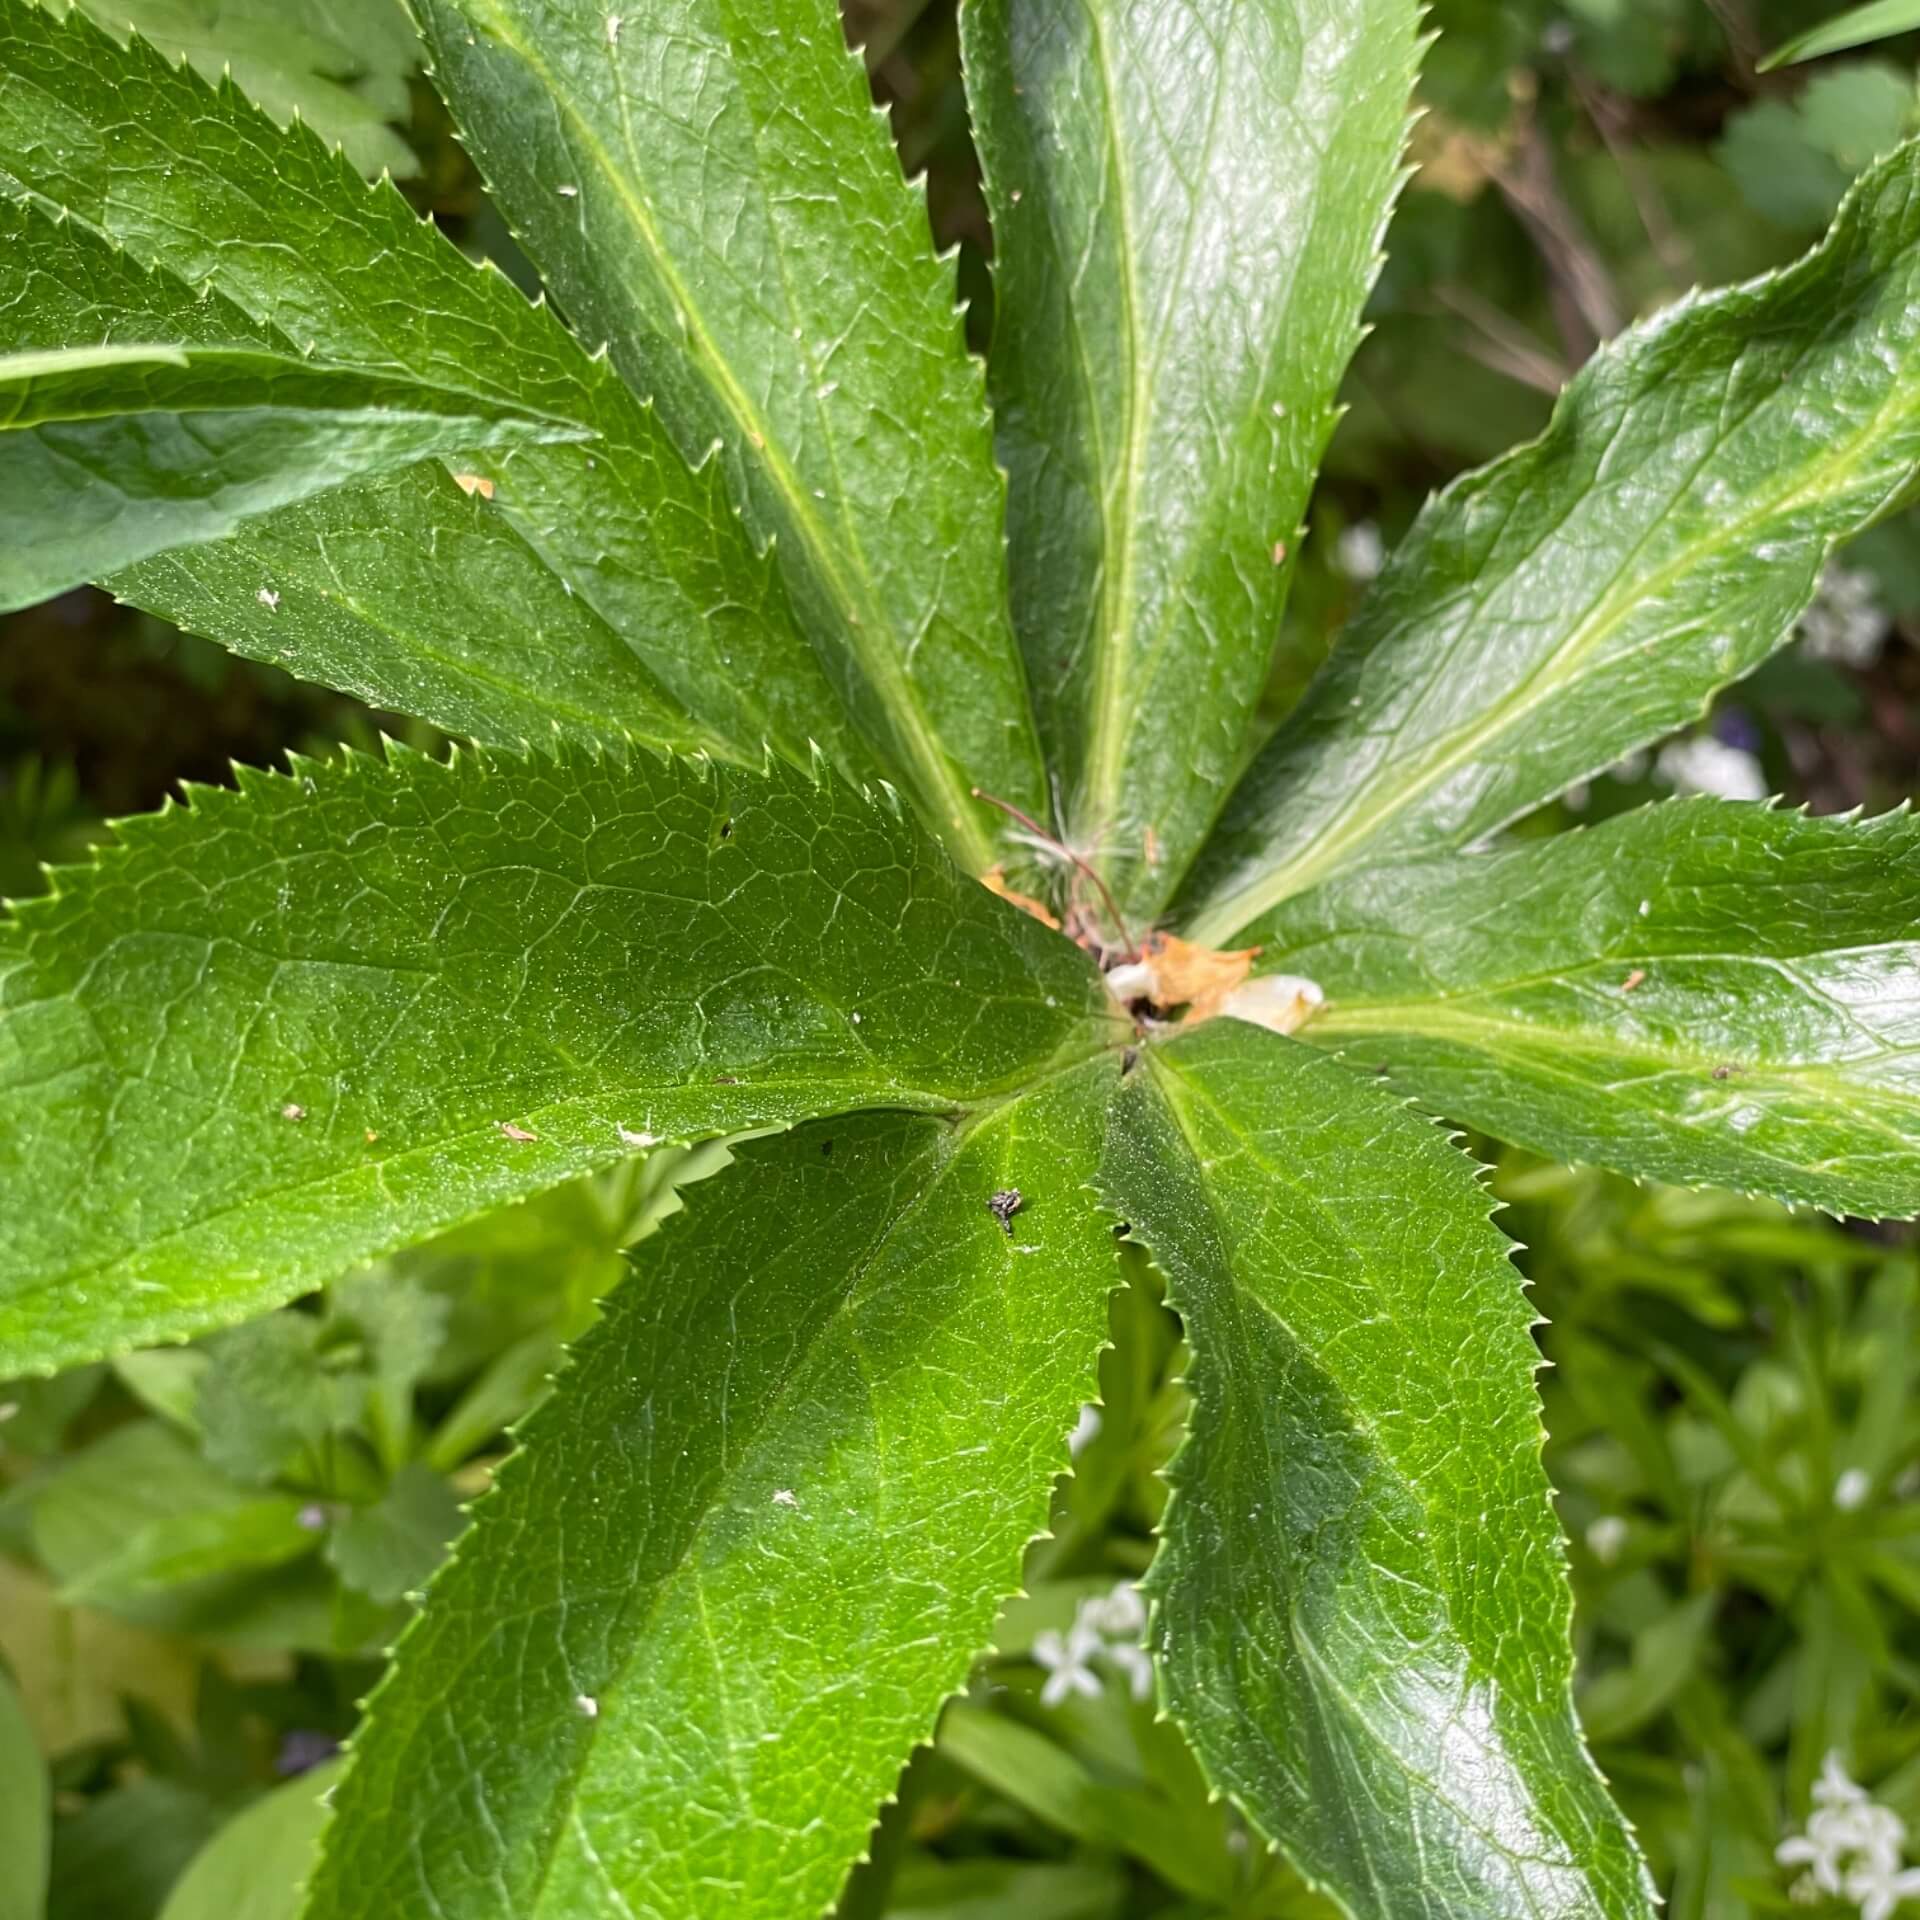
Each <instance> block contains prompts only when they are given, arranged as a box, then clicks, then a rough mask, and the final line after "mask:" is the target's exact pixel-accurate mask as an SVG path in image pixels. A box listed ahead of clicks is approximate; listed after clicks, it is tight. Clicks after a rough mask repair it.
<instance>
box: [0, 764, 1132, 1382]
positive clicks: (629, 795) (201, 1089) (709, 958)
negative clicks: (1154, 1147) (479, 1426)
mask: <svg viewBox="0 0 1920 1920" xmlns="http://www.w3.org/2000/svg"><path fill="white" fill-rule="evenodd" d="M240 783H241V790H240V791H239V792H237V793H232V792H226V791H212V790H204V789H202V790H197V791H196V792H195V793H194V795H193V800H192V805H191V807H190V808H187V809H179V808H175V809H170V810H169V811H168V812H167V813H165V814H162V815H160V816H158V817H157V818H149V819H143V820H135V821H130V822H128V823H126V825H125V826H124V827H123V828H122V829H121V833H122V837H123V840H124V842H125V844H124V845H123V846H122V847H120V848H118V849H114V850H111V851H109V852H107V853H105V854H103V855H102V856H101V858H100V860H99V863H98V864H97V865H96V866H93V867H88V868H83V869H76V870H73V871H70V872H68V873H65V874H63V875H61V876H60V880H61V890H60V891H58V892H56V893H55V894H53V895H52V896H50V897H48V898H44V899H38V900H33V901H30V902H28V903H27V904H26V905H24V906H22V907H21V908H19V909H18V912H17V925H16V926H14V927H11V928H0V1217H4V1218H5V1219H6V1220H7V1221H8V1223H9V1225H8V1233H7V1236H6V1240H5V1245H4V1249H0V1378H4V1377H6V1376H8V1375H11V1374H19V1373H25V1372H30V1371H35V1370H39V1369H45V1368H50V1367H55V1366H62V1365H70V1364H72V1363H74V1362H75V1361H77V1360H81V1359H85V1358H89V1357H92V1356H95V1355H99V1354H104V1353H107V1352H110V1351H113V1350H115V1349H118V1348H123V1347H127V1346H132V1345H139V1344H152V1343H155V1342H157V1341H161V1340H165V1339H170V1338H178V1337H179V1336H181V1335H183V1334H188V1333H192V1332H195V1331H199V1330H202V1329H204V1328H207V1327H211V1326H215V1325H220V1324H223V1323H226V1322H228V1321H232V1320H235V1319H238V1318H240V1317H242V1316H243V1315H244V1314H246V1313H249V1312H255V1311H258V1310H260V1309H262V1308H264V1307H268V1306H273V1305H276V1304H278V1303H279V1302H281V1301H284V1300H287V1299H290V1298H292V1297H293V1296H294V1295H296V1294H298V1293H301V1292H303V1291H305V1290H306V1289H308V1288H310V1287H312V1286H313V1285H315V1284H317V1283H318V1282H320V1281H322V1280H325V1279H328V1278H330V1277H332V1276H333V1275H335V1274H337V1273H339V1272H340V1271H341V1270H342V1269H343V1268H345V1267H348V1266H350V1265H352V1264H353V1263H354V1262H356V1261H359V1260H364V1259H366V1258H368V1257H370V1256H371V1255H374V1254H376V1253H379V1252H382V1251H385V1250H387V1249H389V1248H393V1247H397V1246H400V1245H402V1244H405V1243H406V1242H409V1241H413V1240H418V1239H422V1238H425V1237H426V1236H427V1235H428V1234H430V1233H432V1232H435V1231H436V1230H438V1229H440V1228H442V1227H446V1226H450V1225H452V1224H454V1223H455V1222H457V1221H459V1220H461V1219H464V1218H466V1217H468V1216H469V1215H472V1214H475V1213H478V1212H480V1211H482V1210H483V1209H485V1208H488V1207H492V1206H497V1205H500V1204H502V1203H504V1202H506V1201H508V1200H511V1199H515V1198H520V1197H524V1196H525V1195H527V1194H530V1193H534V1192H537V1191H539V1190H540V1189H541V1188H544V1187H548V1186H552V1185H554V1184H555V1183H557V1182H558V1181H560V1180H563V1179H566V1178H568V1177H569V1176H571V1175H573V1174H577V1173H581V1172H585V1171H587V1170H588V1169H590V1168H593V1167H597V1166H604V1165H606V1164H608V1163H610V1162H611V1161H613V1160H615V1159H618V1158H619V1157H621V1156H622V1155H623V1154H626V1153H629V1152H632V1151H637V1150H642V1149H644V1148H645V1147H646V1146H649V1145H651V1144H653V1143H654V1141H655V1140H656V1139H684V1138H688V1137H691V1136H695V1135H701V1134H711V1133H725V1132H733V1131H736V1130H738V1129H740V1128H743V1127H764V1126H776V1125H782V1124H786V1123H790V1122H792V1121H794V1120H796V1119H801V1118H805V1117H808V1116H811V1115H815V1114H821V1113H830V1112H835V1111H838V1110H841V1109H843V1108H845V1107H848V1106H854V1105H866V1104H874V1103H879V1104H886V1105H893V1106H903V1107H913V1108H922V1109H944V1108H947V1107H950V1106H953V1105H954V1104H956V1103H958V1102H961V1101H965V1100H969V1099H974V1098H979V1097H981V1096H984V1095H989V1094H992V1093H995V1092H998V1091H1001V1090H1003V1089H1005V1090H1011V1089H1012V1088H1013V1087H1015V1086H1017V1085H1018V1084H1020V1083H1021V1082H1023V1081H1024V1080H1025V1079H1027V1078H1028V1077H1029V1076H1030V1075H1032V1074H1033V1073H1035V1072H1038V1071H1040V1070H1042V1069H1043V1068H1045V1067H1047V1066H1048V1065H1050V1064H1052V1063H1053V1062H1055V1061H1056V1060H1061V1059H1067V1058H1072V1057H1076V1056H1078V1055H1084V1054H1088V1053H1091V1052H1093V1051H1095V1050H1097V1049H1098V1048H1100V1047H1101V1046H1103V1045H1104V1044H1105V1043H1106V1042H1107V1040H1108V1038H1109V1035H1110V1033H1111V1031H1112V1028H1113V1026H1114V1024H1115V1022H1114V1018H1113V1015H1112V1014H1111V1012H1110V1011H1109V1008H1110V1002H1108V1000H1107V998H1106V996H1105V993H1104V991H1103V989H1102V988H1101V986H1100V984H1099V982H1098V981H1097V979H1096V978H1095V977H1094V975H1093V972H1092V969H1091V968H1090V967H1089V965H1088V963H1087V961H1086V959H1085V956H1084V955H1082V954H1081V953H1079V952H1078V951H1077V950H1076V949H1075V948H1073V947H1072V946H1070V945H1069V944H1068V943H1067V942H1065V941H1062V940H1059V939H1057V938H1056V937H1055V936H1053V935H1051V934H1049V933H1048V932H1047V931H1046V929H1044V928H1043V927H1041V926H1039V925H1038V924H1037V923H1036V922H1034V921H1031V920H1029V919H1027V918H1026V917H1025V916H1024V915H1022V914H1019V913H1018V912H1016V911H1014V910H1013V909H1012V908H1010V907H1008V906H1006V905H1005V904H1003V903H1002V902H1000V901H997V900H995V899H994V898H992V896H991V895H989V894H988V893H987V892H986V890H985V889H984V888H981V887H978V886H976V885H975V884H974V883H973V882H971V881H969V880H967V879H965V878H964V877H963V876H962V875H960V874H959V873H958V872H957V871H955V870H954V869H953V868H952V867H951V866H950V865H949V864H948V863H947V862H946V861H945V859H944V858H943V857H942V856H941V855H940V853H939V851H938V850H937V849H936V848H935V847H934V846H933V845H932V844H931V843H930V842H929V841H927V840H926V839H925V838H924V837H923V836H922V835H921V834H919V833H918V832H917V831H916V830H915V829H914V828H913V827H912V826H910V825H909V824H908V823H907V822H906V821H905V820H904V819H903V818H901V817H900V815H899V814H898V812H897V811H894V810H892V809H890V808H888V807H886V806H883V805H879V804H876V803H875V802H873V801H871V800H869V799H865V798H863V797H861V796H860V795H858V794H855V793H853V792H852V791H850V790H848V789H846V788H844V787H842V786H841V785H840V784H839V783H838V782H837V781H834V780H831V779H823V780H822V781H821V782H820V783H819V784H817V785H816V784H814V783H813V782H812V781H810V780H808V779H807V778H806V777H805V776H804V775H802V774H799V773H797V772H795V771H793V770H791V769H788V768H786V767H784V766H781V765H778V764H776V765H775V766H774V768H773V769H772V771H771V772H770V773H769V774H768V775H766V776H761V775H758V774H749V773H740V772H736V771H733V770H729V769H724V768H717V767H701V766H699V765H690V764H688V763H685V762H661V761H656V760H654V759H653V758H651V757H650V756H646V755H639V756H636V757H634V758H632V759H628V758H625V757H613V758H607V759H588V758H586V757H584V756H581V755H577V754H569V755H567V756H565V757H563V758H562V759H560V760H558V761H544V760H521V759H511V758H501V759H485V758H478V757H472V756H463V757H461V758H460V759H458V760H456V761H455V762H454V763H453V764H451V765H443V764H440V763H437V762H433V761H429V760H426V759H423V758H422V757H421V756H419V755H417V754H412V753H408V752H406V751H404V750H402V749H398V748H396V749H394V751H393V757H392V759H391V760H390V761H379V760H372V759H368V758H366V757H364V756H359V755H354V756H350V757H349V758H348V759H346V760H345V761H344V762H343V763H342V764H339V765H336V766H332V767H323V766H315V765H307V764H300V765H298V766H297V767H296V770H295V773H294V775H293V776H292V777H281V776H272V775H264V774H259V773H254V772H248V771H242V773H241V774H240Z"/></svg>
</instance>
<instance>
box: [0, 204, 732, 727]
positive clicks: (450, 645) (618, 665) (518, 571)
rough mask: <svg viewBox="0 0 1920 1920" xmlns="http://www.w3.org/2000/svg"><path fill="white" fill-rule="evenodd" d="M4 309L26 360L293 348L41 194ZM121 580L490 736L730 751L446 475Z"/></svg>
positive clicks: (30, 208)
mask: <svg viewBox="0 0 1920 1920" xmlns="http://www.w3.org/2000/svg"><path fill="white" fill-rule="evenodd" d="M0 315H3V316H4V319H0V328H3V329H4V333H3V336H0V337H4V338H5V340H6V341H7V343H8V345H10V346H11V347H13V348H16V349H28V348H41V349H52V348H56V347H61V346H64V345H66V344H67V343H68V342H69V341H73V340H94V341H107V342H111V341H117V340H129V341H153V340H165V341H174V342H177V343H182V344H191V345H199V346H222V347H231V346H235V345H252V346H257V347H264V348H277V349H279V350H281V351H283V352H285V353H287V354H288V355H289V356H291V355H292V354H293V353H294V349H293V347H292V346H291V344H290V343H289V342H288V341H287V340H286V339H285V337H284V336H283V335H281V334H279V333H277V332H275V331H274V329H273V328H271V327H268V326H263V325H261V324H260V323H259V322H258V321H255V320H253V319H250V318H249V317H248V316H247V315H246V314H245V313H243V312H242V311H241V310H240V308H239V307H237V306H235V305H234V304H233V302H232V301H230V300H227V299H225V298H223V297H222V296H221V295H220V294H218V293H214V292H212V291H209V290H196V289H194V288H191V287H188V286H187V285H186V284H185V283H184V282H182V281H179V280H176V279H174V278H173V276H172V275H171V274H168V273H164V272H158V271H154V272H150V271H148V270H147V269H145V268H143V267H142V266H140V265H139V263H138V262H137V261H135V260H134V259H133V257H132V256H131V255H129V254H128V253H126V252H124V251H123V250H122V249H120V248H118V247H116V246H114V245H113V244H112V243H111V242H109V241H107V240H104V239H102V238H101V237H100V236H99V235H98V234H96V233H94V232H92V231H91V230H90V229H88V228H86V227H83V226H81V225H80V224H79V223H78V222H77V221H73V220H61V221H58V222H55V221H53V220H50V219H49V218H48V217H47V216H46V215H45V214H44V213H43V212H42V211H41V210H40V209H39V208H37V207H36V206H34V205H33V203H31V202H27V201H14V202H0ZM495 404H496V403H495V402H493V401H492V400H486V401H482V400H480V399H478V398H476V400H475V402H474V405H475V406H476V408H479V409H482V410H486V409H490V408H491V407H492V406H493V405H495ZM81 557H82V564H83V566H84V567H85V568H87V569H89V570H90V569H91V568H92V567H94V566H95V565H97V564H98V561H99V559H100V555H99V554H98V553H96V552H94V551H93V550H92V549H91V548H89V549H87V550H86V552H85V553H84V554H83V555H82V556H81ZM80 577H83V578H84V577H88V574H87V573H86V572H83V573H82V575H81V576H80ZM113 584H114V586H115V588H116V589H117V590H118V591H119V592H120V593H121V594H122V595H124V596H125V597H127V598H128V599H131V600H134V601H136V602H138V603H139V604H140V605H142V606H144V607H148V608H150V609H152V610H153V611H155V612H157V613H162V614H164V615H165V616H166V617H167V618H168V619H170V620H172V621H174V622H176V623H177V624H178V625H180V626H184V627H189V628H192V629H194V630H195V631H197V632H201V633H206V634H209V635H211V636H213V637H216V638H218V639H220V640H221V641H223V642H224V643H225V644H226V645H227V646H229V647H231V648H232V649H233V650H234V651H235V652H236V653H243V654H245V655H246V656H247V657H248V658H249V659H255V660H267V661H270V662H272V663H273V664H274V665H276V666H282V667H285V668H286V669H287V670H288V671H289V672H292V673H297V674H301V675H304V676H305V677H306V678H307V679H310V680H319V681H323V682H325V683H326V684H327V685H329V686H335V687H341V688H344V689H345V690H346V691H347V692H349V693H352V694H355V695H357V696H358V697H360V698H361V699H363V700H366V701H368V702H370V703H371V704H372V705H374V706H376V707H385V708H390V709H394V710H397V711H399V712H402V713H410V714H416V715H418V716H419V717H420V718H422V719H425V720H431V721H432V722H433V723H434V724H435V725H436V726H440V727H444V728H446V729H447V730H448V731H449V732H452V733H460V734H465V735H467V736H469V737H470V738H473V739H477V740H482V741H487V742H491V743H495V744H500V745H508V744H512V743H514V742H518V741H524V740H544V739H546V738H547V736H548V735H549V734H550V733H552V732H553V731H555V730H556V729H557V730H559V731H560V732H562V733H567V734H572V735H574V736H575V737H577V738H581V739H602V738H606V737H608V736H609V735H610V734H611V735H616V736H617V735H619V734H621V733H625V734H629V735H632V736H633V737H635V738H639V739H645V740H651V741H657V742H659V743H661V744H669V743H671V744H674V745H678V746H685V747H713V748H716V749H717V748H721V747H722V746H723V745H724V743H723V742H721V741H720V740H718V739H716V738H714V737H712V736H710V735H709V734H708V733H707V732H706V731H705V729H703V728H702V727H701V726H700V725H699V723H698V722H696V721H695V720H693V719H692V717H691V716H690V715H689V714H688V713H687V712H686V710H685V708H684V707H683V706H681V704H680V702H679V701H677V700H676V699H675V698H674V697H673V696H672V695H671V694H669V693H668V692H667V691H666V689H665V688H664V687H662V686H661V685H659V683H658V682H656V681H655V680H654V679H653V678H652V676H651V675H650V674H649V673H648V671H647V669H646V668H645V667H644V666H643V665H642V664H641V662H640V660H639V658H638V657H637V656H636V655H635V653H634V651H633V649H632V648H630V647H629V646H628V645H627V644H626V642H625V641H624V640H622V639H621V638H620V636H619V635H618V634H616V633H615V632H614V631H613V630H612V629H611V628H610V627H608V625H607V624H606V622H605V621H603V620H601V619H600V618H599V617H598V616H597V615H596V614H595V613H594V612H593V611H592V609H591V608H590V607H588V606H587V605H586V604H585V603H584V602H583V601H582V600H581V599H580V598H579V597H578V596H577V595H574V594H570V593H568V592H567V590H566V588H565V587H564V586H563V585H562V583H561V581H560V579H559V577H558V576H557V575H555V574H554V573H553V572H552V571H551V570H550V569H549V568H548V566H547V565H546V563H545V562H544V561H543V560H541V559H540V558H539V556H538V555H536V554H535V553H534V552H533V551H532V550H531V548H529V547H528V546H527V544H526V542H525V541H524V540H522V539H521V538H520V536H519V535H518V534H517V533H515V532H514V531H513V529H512V527H511V526H510V525H509V524H508V522H507V521H506V519H505V518H504V517H503V516H502V514H501V513H500V512H499V511H498V510H497V509H495V508H493V507H492V506H491V505H490V503H488V502H486V501H484V500H482V499H479V498H474V499H467V498H464V497H463V496H462V494H461V492H460V490H459V489H458V488H457V487H456V486H455V485H454V484H453V483H452V482H451V481H450V480H448V479H447V477H446V476H445V475H444V474H443V473H439V472H436V471H435V469H434V468H433V467H432V466H431V465H422V466H420V467H418V468H416V469H415V470H413V471H411V472H408V473H402V474H396V475H394V476H392V477H391V478H389V479H386V480H381V481H377V482H373V483H371V484H367V485H360V486H346V487H337V488H334V489H333V490H331V491H330V492H328V493H325V494H323V495H320V496H318V497H317V498H315V499H313V500H312V501H310V502H308V503H307V504H305V505H304V506H301V507H289V508H285V509H282V510H280V511H277V512H273V513H269V514H265V515H262V516H260V517H258V518H255V519H253V520H250V521H248V522H246V523H245V524H244V525H240V526H236V527H235V528H234V530H233V531H232V532H230V533H229V534H228V535H227V537H226V538H224V539H223V540H220V541H218V542H214V543H211V544H208V545H204V546H197V547H190V548H187V549H184V550H182V551H179V552H177V553H175V554H172V555H167V556H162V557H159V558H157V559H155V560H154V561H152V562H151V563H143V564H141V565H139V566H137V567H134V568H131V569H129V570H127V571H125V572H122V573H120V574H118V575H117V576H116V577H115V578H114V581H113ZM262 590H265V591H266V592H267V593H268V594H269V595H271V596H273V597H272V598H270V599H267V600H263V599H261V598H260V595H261V592H262Z"/></svg>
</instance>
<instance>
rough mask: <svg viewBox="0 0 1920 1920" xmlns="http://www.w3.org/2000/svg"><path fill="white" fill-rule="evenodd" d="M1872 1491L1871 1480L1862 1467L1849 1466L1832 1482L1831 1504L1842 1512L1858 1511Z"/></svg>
mask: <svg viewBox="0 0 1920 1920" xmlns="http://www.w3.org/2000/svg"><path fill="white" fill-rule="evenodd" d="M1872 1491H1873V1480H1872V1478H1871V1476H1870V1475H1869V1474H1868V1473H1867V1470H1866V1469H1865V1468H1864V1467H1849V1468H1848V1469H1847V1470H1846V1472H1845V1473H1843V1474H1842V1475H1841V1476H1840V1478H1839V1479H1838V1480H1836V1481H1835V1482H1834V1483H1833V1504H1834V1505H1835V1506H1836V1507H1838V1508H1839V1509H1840V1511H1841V1512H1842V1513H1858V1512H1859V1511H1860V1509H1861V1508H1862V1507H1864V1506H1865V1505H1866V1504H1867V1495H1868V1494H1870V1493H1871V1492H1872Z"/></svg>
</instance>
